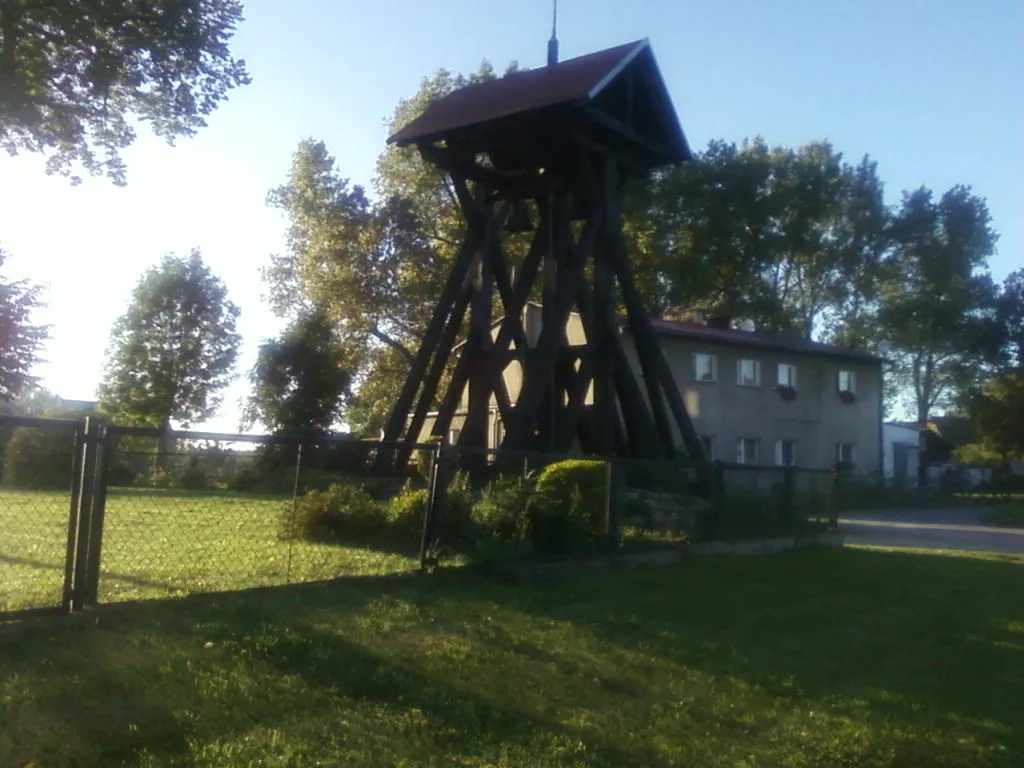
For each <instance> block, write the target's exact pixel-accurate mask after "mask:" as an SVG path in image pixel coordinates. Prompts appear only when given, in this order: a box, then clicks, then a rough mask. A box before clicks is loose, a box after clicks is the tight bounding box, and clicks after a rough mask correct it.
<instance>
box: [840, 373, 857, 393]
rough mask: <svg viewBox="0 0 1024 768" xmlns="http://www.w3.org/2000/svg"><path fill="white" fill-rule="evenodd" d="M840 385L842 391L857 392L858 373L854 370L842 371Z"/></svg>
mask: <svg viewBox="0 0 1024 768" xmlns="http://www.w3.org/2000/svg"><path fill="white" fill-rule="evenodd" d="M838 387H839V391H840V392H856V391H857V374H855V373H854V372H853V371H840V372H839V380H838Z"/></svg>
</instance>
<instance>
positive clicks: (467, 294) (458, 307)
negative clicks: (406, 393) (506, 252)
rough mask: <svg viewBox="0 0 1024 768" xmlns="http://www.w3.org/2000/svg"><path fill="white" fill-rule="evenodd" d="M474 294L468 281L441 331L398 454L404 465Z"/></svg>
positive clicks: (417, 436)
mask: <svg viewBox="0 0 1024 768" xmlns="http://www.w3.org/2000/svg"><path fill="white" fill-rule="evenodd" d="M472 295H473V287H472V285H469V284H467V285H466V286H465V287H464V288H463V290H462V294H461V295H460V296H459V298H458V300H457V301H456V302H455V306H454V307H453V308H452V313H451V315H450V317H449V318H448V323H447V324H446V325H445V327H444V331H443V332H442V333H441V338H440V340H439V341H438V344H437V352H436V354H435V355H434V359H433V361H432V362H431V365H430V370H429V371H427V377H426V379H424V381H423V388H422V390H421V392H420V396H419V401H418V402H417V404H416V409H415V411H414V412H413V417H412V421H411V422H410V423H409V428H408V430H407V431H406V443H407V446H405V447H403V448H402V449H401V450H400V451H399V454H398V460H397V462H396V463H397V464H398V465H399V466H402V465H403V464H404V463H405V462H407V461H408V460H409V455H410V454H411V452H412V445H413V443H415V442H417V441H418V440H419V434H420V431H421V430H422V429H423V424H424V422H426V419H427V413H428V412H429V411H430V407H431V405H432V404H433V401H434V397H435V395H437V387H438V384H439V383H440V381H441V376H442V375H443V374H444V369H445V367H446V366H447V365H448V359H449V358H450V357H451V353H452V348H453V346H454V345H455V340H456V339H457V338H458V335H459V331H460V330H461V329H462V321H463V319H464V318H465V315H466V309H467V308H468V307H469V302H470V299H471V297H472Z"/></svg>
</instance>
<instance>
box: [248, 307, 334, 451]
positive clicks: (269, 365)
mask: <svg viewBox="0 0 1024 768" xmlns="http://www.w3.org/2000/svg"><path fill="white" fill-rule="evenodd" d="M345 357H346V356H345V353H344V351H343V350H342V348H341V347H340V346H339V344H338V340H337V336H336V334H335V332H334V328H333V325H332V323H331V321H330V319H329V317H328V316H327V313H326V312H324V311H322V310H313V311H311V312H306V313H303V314H301V315H299V316H298V317H297V318H296V319H295V320H294V321H293V322H292V324H291V325H290V327H289V328H288V329H287V330H285V332H284V334H282V336H281V338H279V339H272V340H269V341H265V342H263V344H261V345H260V349H259V353H258V355H257V358H256V364H255V365H254V366H253V368H252V370H251V371H250V372H249V381H250V383H251V384H252V387H253V393H252V395H250V397H249V399H248V401H247V403H246V407H245V412H244V415H243V418H244V426H251V425H253V424H262V425H263V426H264V427H266V428H267V429H270V430H272V431H273V432H275V433H287V434H290V435H302V436H315V435H322V434H325V433H327V432H329V431H330V430H331V428H332V427H333V426H334V425H335V424H336V423H337V421H338V419H339V418H340V416H341V412H342V406H343V405H344V399H345V397H346V395H347V394H348V390H349V386H350V385H351V383H352V375H351V373H350V372H349V370H348V369H347V368H346V367H345Z"/></svg>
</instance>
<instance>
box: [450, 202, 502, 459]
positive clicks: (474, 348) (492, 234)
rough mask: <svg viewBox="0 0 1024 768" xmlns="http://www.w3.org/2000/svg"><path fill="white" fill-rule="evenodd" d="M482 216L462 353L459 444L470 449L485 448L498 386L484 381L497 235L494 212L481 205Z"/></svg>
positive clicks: (489, 341) (489, 332)
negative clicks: (465, 360)
mask: <svg viewBox="0 0 1024 768" xmlns="http://www.w3.org/2000/svg"><path fill="white" fill-rule="evenodd" d="M481 216H482V217H483V221H482V226H483V230H484V243H483V248H482V249H481V251H480V252H479V253H478V255H477V260H476V264H475V274H474V276H473V298H472V301H471V302H470V318H469V337H468V339H467V340H466V348H465V354H466V355H467V356H468V357H469V358H470V362H469V408H468V412H467V414H466V423H465V424H464V425H463V427H462V431H461V432H460V433H459V445H460V446H466V447H470V448H486V447H487V422H488V416H489V413H490V404H491V395H493V394H494V392H495V391H496V389H497V387H496V386H494V383H493V382H492V381H489V380H488V378H487V369H488V354H489V352H490V351H491V348H492V346H493V341H492V339H491V322H492V315H493V306H492V300H493V296H494V270H493V268H492V267H493V263H494V260H493V253H492V251H493V249H494V246H495V244H496V242H497V232H496V231H495V227H494V221H493V209H492V208H491V207H490V206H489V205H485V206H482V211H481Z"/></svg>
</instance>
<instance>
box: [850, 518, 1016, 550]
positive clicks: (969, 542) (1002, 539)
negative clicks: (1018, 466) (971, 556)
mask: <svg viewBox="0 0 1024 768" xmlns="http://www.w3.org/2000/svg"><path fill="white" fill-rule="evenodd" d="M982 511H983V510H979V509H895V510H876V511H865V512H848V513H845V514H843V515H842V516H841V517H840V518H839V529H840V530H841V531H843V532H844V533H845V534H846V543H847V544H867V545H872V546H878V547H908V548H915V549H965V550H971V551H976V552H999V553H1003V554H1009V555H1024V529H1022V528H999V527H995V526H990V525H984V524H982V523H980V522H979V520H978V517H979V515H980V514H981V513H982Z"/></svg>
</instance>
